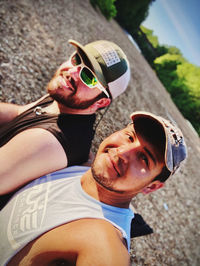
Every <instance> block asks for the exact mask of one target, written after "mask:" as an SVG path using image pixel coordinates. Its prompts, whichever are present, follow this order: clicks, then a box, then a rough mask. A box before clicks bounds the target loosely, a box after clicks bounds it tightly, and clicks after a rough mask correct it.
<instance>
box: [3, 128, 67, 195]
mask: <svg viewBox="0 0 200 266" xmlns="http://www.w3.org/2000/svg"><path fill="white" fill-rule="evenodd" d="M0 165H1V167H0V195H2V194H5V193H8V192H11V191H12V190H15V189H16V188H18V187H20V186H21V185H23V184H26V183H27V182H29V181H31V180H33V179H36V178H38V177H40V176H42V175H45V174H48V173H50V172H53V171H56V170H59V169H61V168H64V167H66V166H67V157H66V154H65V152H64V150H63V147H62V146H61V144H60V143H59V141H58V140H57V139H56V138H55V136H53V135H52V134H51V133H50V132H49V131H47V130H44V129H41V128H34V129H28V130H25V131H23V132H21V133H19V134H18V135H16V136H15V137H14V138H12V139H11V140H10V141H9V142H8V143H7V144H5V145H4V146H3V147H2V148H0Z"/></svg>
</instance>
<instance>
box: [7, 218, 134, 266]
mask: <svg viewBox="0 0 200 266" xmlns="http://www.w3.org/2000/svg"><path fill="white" fill-rule="evenodd" d="M59 263H60V264H59ZM61 263H63V264H64V265H77V266H89V265H92V266H93V265H95V266H102V265H104V266H129V265H130V257H129V254H128V251H127V249H126V247H125V245H124V244H123V241H122V238H121V233H119V231H118V230H117V229H115V228H114V227H113V226H112V225H111V224H110V223H109V222H107V221H104V220H101V219H80V220H77V221H73V222H70V223H68V224H65V225H62V226H59V227H56V228H55V229H52V230H50V231H49V232H47V233H45V234H43V235H42V236H40V237H39V238H38V239H36V240H34V241H33V242H31V243H29V244H28V245H27V246H26V247H25V248H24V249H23V250H22V251H20V252H19V253H18V254H17V255H16V256H15V257H14V258H13V259H12V260H11V262H10V263H8V266H14V265H24V266H25V265H30V264H31V265H32V266H38V265H43V266H56V265H61Z"/></svg>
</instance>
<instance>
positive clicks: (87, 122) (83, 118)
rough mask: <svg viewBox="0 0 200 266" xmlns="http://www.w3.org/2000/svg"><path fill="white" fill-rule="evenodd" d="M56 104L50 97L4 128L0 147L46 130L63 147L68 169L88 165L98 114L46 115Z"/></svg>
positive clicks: (1, 199) (0, 204)
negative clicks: (29, 132) (28, 131)
mask: <svg viewBox="0 0 200 266" xmlns="http://www.w3.org/2000/svg"><path fill="white" fill-rule="evenodd" d="M52 102H53V99H52V98H51V97H50V96H47V97H45V98H44V99H42V100H41V101H40V102H38V103H37V104H36V105H35V106H33V107H31V108H30V109H28V110H27V111H25V112H23V113H21V114H20V115H19V116H17V117H16V118H14V119H13V120H12V121H10V122H9V123H7V124H6V125H5V126H3V127H2V128H1V129H0V147H2V146H3V145H5V144H6V143H7V142H8V141H9V140H10V139H12V138H13V137H14V136H16V135H17V134H18V133H20V132H22V131H24V130H26V129H30V128H43V129H46V130H48V131H50V132H51V133H52V134H53V135H54V136H55V137H56V138H57V139H58V141H59V142H60V143H61V145H62V147H63V149H64V150H65V153H66V156H67V159H68V166H70V165H79V164H82V163H84V162H86V161H87V160H88V156H89V151H90V148H91V143H92V140H93V137H94V133H95V131H94V129H93V125H94V122H95V114H92V115H75V114H59V115H53V114H48V113H46V112H44V111H43V108H44V107H46V106H48V105H49V104H51V103H52ZM8 163H9V162H8ZM11 194H13V193H11ZM3 198H6V202H7V196H6V195H5V196H1V197H0V207H1V206H3V205H4V204H5V203H3ZM8 198H10V196H8ZM2 204H3V205H2Z"/></svg>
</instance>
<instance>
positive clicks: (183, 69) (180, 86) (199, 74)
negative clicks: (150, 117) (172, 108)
mask: <svg viewBox="0 0 200 266" xmlns="http://www.w3.org/2000/svg"><path fill="white" fill-rule="evenodd" d="M154 64H155V70H156V72H157V75H158V77H159V78H160V80H161V81H162V83H163V85H164V86H165V87H166V89H167V90H168V91H169V93H170V94H171V97H172V99H173V101H174V102H175V104H176V105H177V107H178V108H179V110H180V111H181V112H182V114H183V115H184V116H185V118H187V119H188V120H189V121H190V122H191V123H192V125H193V126H194V128H195V129H196V131H197V132H198V134H199V135H200V67H197V66H195V65H193V64H191V63H189V62H187V60H185V59H184V58H183V57H182V56H181V55H177V54H165V55H163V56H161V57H158V58H156V60H155V61H154Z"/></svg>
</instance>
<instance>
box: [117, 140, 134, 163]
mask: <svg viewBox="0 0 200 266" xmlns="http://www.w3.org/2000/svg"><path fill="white" fill-rule="evenodd" d="M133 149H134V147H133V145H123V146H121V147H118V148H117V154H118V157H119V158H120V159H121V160H123V162H124V163H126V164H127V163H128V162H129V160H130V157H131V155H132V152H133Z"/></svg>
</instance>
